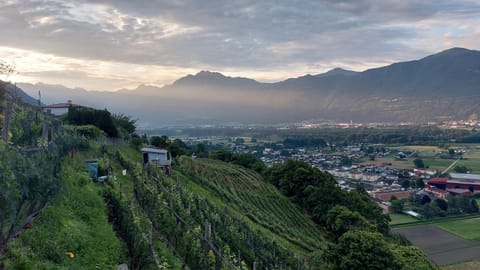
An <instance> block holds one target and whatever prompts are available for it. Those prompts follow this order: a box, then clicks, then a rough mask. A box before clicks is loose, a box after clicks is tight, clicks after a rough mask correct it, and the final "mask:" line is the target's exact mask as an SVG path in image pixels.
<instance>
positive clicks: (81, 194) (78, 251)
mask: <svg viewBox="0 0 480 270" xmlns="http://www.w3.org/2000/svg"><path fill="white" fill-rule="evenodd" d="M84 166H85V165H84V164H83V162H82V161H81V160H80V158H77V160H76V161H72V160H70V159H68V158H66V159H65V160H64V162H63V163H62V172H61V174H60V176H59V181H60V183H61V186H62V188H61V192H60V193H59V194H58V195H57V196H56V198H55V199H54V200H53V202H52V203H51V204H50V205H49V206H48V207H47V208H46V209H45V210H44V211H43V212H42V213H40V215H39V216H38V217H37V218H36V219H35V221H34V222H33V228H32V229H30V230H27V231H25V232H24V233H23V234H22V235H21V237H20V238H18V239H17V240H16V241H14V243H13V244H12V246H10V252H11V253H12V254H13V256H12V257H13V258H15V259H13V260H11V261H10V262H9V264H7V265H6V268H7V269H10V268H11V269H17V268H20V269H95V268H96V267H97V268H98V269H113V268H114V267H115V266H116V265H117V264H119V263H126V262H127V259H126V257H125V256H124V254H126V253H125V247H124V245H123V243H122V242H121V241H120V240H119V239H118V238H117V237H116V235H115V232H114V231H113V230H112V227H111V225H110V224H109V223H108V218H107V215H106V207H105V204H104V202H103V198H102V196H101V188H102V187H101V186H98V185H96V184H94V183H91V181H90V180H89V178H88V175H87V173H86V168H85V167H84ZM67 252H73V253H74V254H75V258H69V257H68V256H67V255H66V253H67ZM20 266H22V267H20Z"/></svg>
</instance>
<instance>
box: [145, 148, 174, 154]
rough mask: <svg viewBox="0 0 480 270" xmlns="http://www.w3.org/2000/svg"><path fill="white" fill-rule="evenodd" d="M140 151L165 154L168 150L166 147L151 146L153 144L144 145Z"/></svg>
mask: <svg viewBox="0 0 480 270" xmlns="http://www.w3.org/2000/svg"><path fill="white" fill-rule="evenodd" d="M140 151H142V153H155V154H166V153H167V152H168V151H167V150H166V149H163V148H158V147H153V146H149V147H144V148H142V149H141V150H140Z"/></svg>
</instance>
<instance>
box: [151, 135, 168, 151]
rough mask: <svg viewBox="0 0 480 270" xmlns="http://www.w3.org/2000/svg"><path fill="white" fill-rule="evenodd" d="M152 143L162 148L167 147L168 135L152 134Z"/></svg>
mask: <svg viewBox="0 0 480 270" xmlns="http://www.w3.org/2000/svg"><path fill="white" fill-rule="evenodd" d="M150 144H151V145H153V146H156V147H160V148H164V149H165V148H167V144H168V137H167V136H165V135H163V136H152V137H151V138H150Z"/></svg>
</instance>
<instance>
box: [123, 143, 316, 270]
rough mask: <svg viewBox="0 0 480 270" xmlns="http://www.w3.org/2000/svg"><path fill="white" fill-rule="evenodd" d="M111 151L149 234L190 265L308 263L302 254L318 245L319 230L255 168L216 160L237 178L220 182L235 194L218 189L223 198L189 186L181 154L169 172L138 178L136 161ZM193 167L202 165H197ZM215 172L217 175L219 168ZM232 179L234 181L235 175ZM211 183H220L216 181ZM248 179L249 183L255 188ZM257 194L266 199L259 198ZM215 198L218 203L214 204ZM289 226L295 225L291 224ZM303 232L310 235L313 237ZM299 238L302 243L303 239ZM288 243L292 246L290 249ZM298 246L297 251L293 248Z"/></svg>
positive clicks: (275, 266)
mask: <svg viewBox="0 0 480 270" xmlns="http://www.w3.org/2000/svg"><path fill="white" fill-rule="evenodd" d="M114 156H115V158H116V159H117V160H118V161H119V163H120V164H121V165H122V167H124V168H127V170H128V171H130V172H133V174H134V175H135V176H134V180H133V183H134V190H135V191H134V193H135V198H136V200H137V201H138V203H139V205H140V207H141V209H142V210H143V211H144V213H145V214H146V215H147V216H148V218H149V220H150V221H151V224H152V228H153V231H154V232H153V234H155V235H157V237H159V238H161V239H162V240H163V241H164V242H166V243H167V244H168V246H169V247H170V248H171V249H172V250H174V254H175V255H176V256H177V257H179V258H181V259H182V260H183V261H184V262H185V263H186V264H187V265H188V266H189V267H190V268H192V269H224V268H225V269H309V268H312V267H313V266H312V265H311V263H310V262H309V260H308V258H307V257H306V256H305V254H306V253H308V252H311V251H313V249H314V248H318V247H321V246H320V245H322V244H321V243H323V239H322V238H320V237H319V236H318V235H320V232H319V231H318V230H316V228H315V227H314V225H313V223H311V222H308V220H307V218H306V217H305V216H303V215H302V214H301V212H300V211H299V210H298V209H296V208H295V207H294V206H293V205H292V204H290V203H289V202H288V201H287V199H285V198H283V197H281V195H279V194H278V193H276V192H275V190H274V189H273V188H272V187H271V186H270V185H268V184H265V183H264V182H263V181H262V180H261V179H260V178H259V176H258V175H256V174H255V173H252V172H250V171H247V170H243V169H240V168H237V167H235V166H231V165H228V164H224V163H218V165H220V167H219V170H228V169H229V170H230V171H231V172H232V173H230V174H227V175H226V178H227V179H228V180H225V181H230V183H231V184H233V183H237V184H236V186H232V185H226V184H224V187H225V188H226V190H230V193H231V192H233V190H234V188H235V189H236V190H237V192H238V195H236V196H237V197H236V199H235V201H231V200H230V201H229V200H228V198H227V197H226V196H230V197H231V198H233V197H232V196H233V193H232V194H231V195H228V194H229V193H226V192H224V197H221V196H220V197H217V198H216V199H215V200H211V199H212V196H216V195H207V194H206V193H205V191H208V190H209V189H205V190H204V192H200V193H199V192H196V191H195V192H193V191H192V190H191V189H190V184H191V183H190V181H192V182H193V180H188V179H187V178H186V177H185V175H184V174H183V173H187V171H188V169H187V168H186V167H184V165H183V163H184V162H185V161H184V160H183V159H182V161H181V163H182V165H181V166H179V167H177V169H176V171H175V172H174V176H173V177H165V176H164V175H163V174H161V173H159V172H158V171H155V170H153V169H150V170H146V171H144V172H143V177H142V171H141V168H140V166H139V164H137V163H136V162H134V161H131V160H128V159H127V158H126V157H125V156H124V155H122V154H121V153H120V152H118V151H117V152H116V153H115V155H114ZM215 164H217V162H213V161H212V163H211V164H210V165H209V164H208V163H205V166H214V165H215ZM198 166H200V167H203V164H202V165H198ZM221 166H225V167H223V168H222V167H221ZM217 173H219V174H220V173H221V171H218V172H217ZM199 177H205V176H204V175H203V176H199ZM236 178H237V179H239V180H238V181H237V180H235V179H236ZM142 179H143V180H142ZM189 179H190V178H189ZM249 179H250V180H249ZM241 182H243V184H241ZM217 184H218V185H220V182H219V183H217ZM251 184H254V186H255V188H253V186H251ZM212 192H214V191H213V190H212ZM261 194H264V196H265V198H270V199H260V195H261ZM205 195H206V196H205ZM219 198H220V199H221V202H223V203H220V204H218V203H217V202H218V199H219ZM241 201H243V202H242V203H241V205H239V206H238V208H237V206H236V204H237V203H236V202H241ZM227 205H228V206H227ZM249 205H250V206H249ZM255 205H258V206H255ZM247 208H248V209H249V212H248V213H245V214H244V215H241V214H239V213H240V211H243V210H242V209H247ZM262 213H263V214H262ZM267 213H268V216H266V215H267ZM262 215H265V216H263V217H262ZM276 215H278V216H276ZM246 216H248V217H249V218H246ZM268 219H270V220H268ZM293 219H296V220H293ZM256 220H259V221H258V222H257V221H256ZM288 224H295V225H288ZM286 226H290V229H288V230H287V229H285V228H284V227H286ZM295 227H297V228H296V229H293V228H295ZM289 232H295V236H293V237H292V236H287V234H288V233H289ZM302 233H304V234H305V235H302ZM308 237H311V238H312V239H316V241H317V242H316V243H315V242H313V241H314V240H310V239H309V238H308ZM315 237H316V238H315ZM304 240H305V241H308V242H306V243H303V242H302V241H304ZM284 243H287V244H286V245H284ZM308 243H311V245H310V244H308ZM291 246H294V247H295V248H294V249H291V248H290V247H291ZM287 247H288V248H287ZM298 250H301V251H303V252H301V253H300V252H297V251H298Z"/></svg>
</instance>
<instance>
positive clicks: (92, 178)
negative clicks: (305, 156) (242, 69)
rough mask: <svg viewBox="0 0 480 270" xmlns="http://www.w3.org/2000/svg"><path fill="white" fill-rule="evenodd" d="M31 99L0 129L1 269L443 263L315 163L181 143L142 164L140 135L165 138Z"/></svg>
mask: <svg viewBox="0 0 480 270" xmlns="http://www.w3.org/2000/svg"><path fill="white" fill-rule="evenodd" d="M35 112H36V110H35V108H32V107H31V106H24V105H22V104H21V103H15V104H14V108H13V114H12V115H11V118H12V119H11V120H12V121H11V123H12V125H11V126H10V127H9V130H8V132H7V133H8V136H7V138H6V140H7V142H4V141H2V142H0V169H1V170H2V172H4V178H3V180H2V181H1V182H0V202H1V204H0V217H1V219H0V221H1V222H0V268H1V269H115V268H117V266H120V265H122V267H125V266H128V267H129V269H147V270H148V269H360V268H362V267H367V268H368V269H399V270H400V269H404V270H406V269H410V268H409V267H410V266H411V265H416V266H419V267H421V269H426V270H430V269H432V270H433V269H436V267H435V265H433V264H432V263H431V262H430V261H428V259H426V257H425V255H424V254H423V253H422V252H421V251H420V250H419V249H417V248H415V247H411V246H405V244H406V243H405V242H403V241H402V239H401V238H398V237H396V236H394V235H391V233H390V231H389V228H388V220H387V216H385V215H383V214H381V210H380V208H378V206H376V204H375V203H374V202H372V201H371V199H370V197H369V196H368V194H366V192H363V191H362V189H359V190H355V191H352V192H347V191H344V190H341V189H340V188H339V187H338V185H337V183H336V181H335V179H334V178H333V177H332V176H331V175H329V174H328V173H325V172H321V171H319V170H317V169H314V168H312V167H310V166H309V165H308V164H307V163H303V162H296V161H288V162H286V163H285V164H281V165H276V166H274V167H272V168H271V169H267V168H265V167H262V166H259V164H258V162H260V161H259V160H257V159H255V157H246V156H241V155H240V156H232V159H231V160H230V161H229V162H233V161H235V162H239V163H238V164H242V166H244V167H242V166H239V165H235V164H233V163H226V162H223V161H219V160H212V159H206V158H199V159H192V158H190V157H188V156H181V155H180V156H176V155H175V157H176V159H175V160H174V163H173V170H172V174H171V175H165V173H164V171H163V170H161V169H159V168H156V167H155V166H143V165H142V163H141V161H142V154H141V152H140V151H139V148H140V147H142V146H144V145H145V143H147V142H149V143H152V144H153V143H154V142H155V141H158V140H154V138H151V139H150V141H148V139H147V138H141V137H139V136H137V135H135V134H134V132H135V127H134V126H133V125H134V123H135V122H134V121H131V119H129V118H128V117H126V118H125V117H120V118H119V117H118V116H115V115H113V116H112V115H111V114H110V113H109V112H108V111H105V110H93V109H84V110H79V109H71V110H70V112H69V113H68V114H67V115H66V116H65V117H64V118H63V121H60V119H58V118H55V117H53V116H51V115H48V114H38V113H35ZM100 113H101V116H102V121H100V122H95V121H93V122H91V121H89V120H88V119H87V118H88V117H86V116H88V115H97V114H98V115H100ZM77 118H78V119H77ZM79 119H80V120H81V119H83V120H81V121H77V120H79ZM106 123H108V124H106ZM42 129H43V131H44V132H42ZM113 129H115V130H117V131H118V132H115V133H108V132H107V130H113ZM120 131H121V132H120ZM109 134H110V135H109ZM107 136H112V137H107ZM158 138H159V139H162V138H161V137H158ZM159 142H160V141H159ZM165 143H166V144H167V147H173V146H176V147H177V151H176V153H177V154H180V153H182V151H183V153H185V154H188V153H190V154H191V152H192V150H191V149H189V148H188V146H186V145H185V144H184V143H183V142H181V141H177V140H173V141H170V140H168V138H167V139H166V140H165ZM182 145H183V146H182ZM172 149H173V148H172ZM180 150H182V151H180ZM202 153H203V154H205V156H208V155H209V153H207V152H202ZM190 154H188V155H190ZM224 154H226V153H224ZM210 157H212V158H219V157H221V155H220V154H219V153H217V154H216V155H215V153H211V155H210ZM233 157H234V159H233ZM252 158H253V159H252ZM86 163H88V165H87V164H86ZM254 164H256V165H258V166H253V165H254ZM261 165H263V164H261ZM248 168H255V169H257V170H258V171H259V172H261V174H259V173H257V172H254V171H252V170H250V169H248ZM307 213H308V214H307ZM351 242H354V243H356V245H355V246H350V244H349V243H351ZM367 254H368V256H367ZM365 257H367V260H363V258H365Z"/></svg>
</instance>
